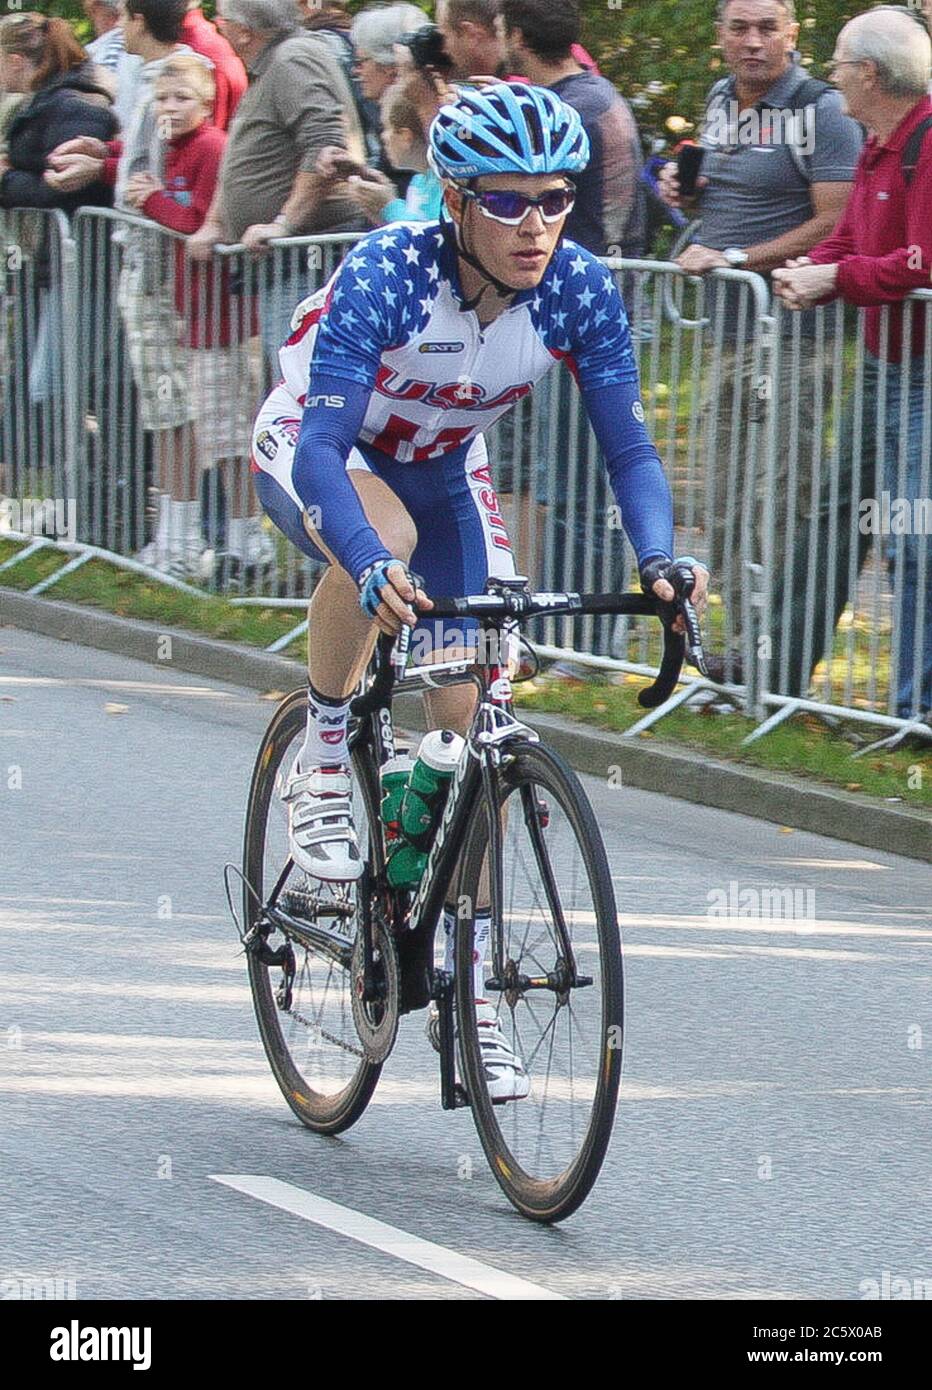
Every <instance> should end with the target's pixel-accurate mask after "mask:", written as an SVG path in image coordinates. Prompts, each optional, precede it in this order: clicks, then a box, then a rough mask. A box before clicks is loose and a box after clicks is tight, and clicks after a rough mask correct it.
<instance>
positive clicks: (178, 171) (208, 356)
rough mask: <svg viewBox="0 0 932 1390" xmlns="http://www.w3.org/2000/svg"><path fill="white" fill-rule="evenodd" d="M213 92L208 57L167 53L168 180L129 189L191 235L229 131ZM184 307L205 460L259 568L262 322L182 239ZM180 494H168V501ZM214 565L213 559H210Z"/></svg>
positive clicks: (167, 223)
mask: <svg viewBox="0 0 932 1390" xmlns="http://www.w3.org/2000/svg"><path fill="white" fill-rule="evenodd" d="M213 100H214V78H213V75H212V72H211V69H210V68H209V66H208V65H207V64H206V63H205V62H204V60H203V59H202V58H200V57H198V56H197V55H194V54H179V55H178V56H177V57H174V58H171V59H169V60H168V61H167V62H166V64H165V67H164V68H163V70H162V72H161V73H160V74H159V77H158V79H157V81H156V84H155V94H154V104H155V111H156V116H157V120H158V123H159V129H160V132H161V134H162V137H163V138H164V139H165V140H166V142H167V146H168V148H167V151H166V158H165V170H164V184H163V183H160V182H159V181H158V180H157V179H155V178H153V177H152V175H151V174H137V175H136V176H135V177H133V178H132V179H131V180H130V181H129V183H128V185H127V188H126V192H125V194H124V198H125V201H126V202H127V203H129V204H131V205H132V206H133V207H135V208H136V209H137V210H138V211H139V212H141V213H144V214H145V216H146V217H151V218H152V220H153V221H154V222H158V223H159V224H160V225H161V226H163V227H168V228H170V229H171V230H172V231H174V232H180V233H183V234H185V235H190V234H191V233H192V232H196V231H197V230H198V229H199V227H200V226H201V225H202V223H203V221H204V218H205V217H206V215H207V210H208V208H209V207H210V203H211V199H212V198H213V195H214V190H215V188H216V184H217V176H218V173H219V170H220V161H221V158H222V156H223V150H224V146H225V145H226V140H227V137H226V134H225V133H224V132H223V131H221V130H218V129H217V127H216V126H214V125H213V124H211V111H212V107H213ZM218 291H219V293H218ZM175 307H176V309H177V310H178V313H179V315H181V316H182V318H183V320H184V326H183V330H182V331H183V339H184V342H183V343H179V351H184V348H185V346H186V347H187V350H188V365H189V382H190V389H191V395H192V400H193V403H194V406H195V410H196V426H195V428H196V434H197V447H198V461H199V464H200V466H201V467H202V468H210V467H217V466H218V465H219V466H220V467H221V468H222V470H223V473H224V482H225V493H226V497H227V499H228V503H227V507H228V519H227V544H226V550H227V553H228V556H229V559H230V560H231V561H232V562H233V563H234V566H235V568H236V569H238V570H239V571H240V573H242V572H243V571H246V570H249V571H252V572H255V571H257V570H259V569H263V568H265V567H266V566H267V565H268V564H269V563H270V562H271V560H272V558H273V557H274V546H273V544H272V541H271V538H270V536H269V535H268V534H267V532H266V531H265V530H264V529H263V526H262V523H261V520H260V517H259V516H258V515H256V514H255V509H256V507H257V505H258V504H257V503H256V501H255V499H254V494H253V489H252V487H251V485H250V479H249V473H248V463H247V459H248V455H249V443H250V437H251V431H252V417H253V414H254V400H253V397H254V391H253V388H252V385H251V376H250V367H249V356H248V350H247V339H248V338H249V336H250V335H251V333H252V331H253V325H252V324H251V322H248V321H247V320H248V317H249V316H248V315H247V314H246V313H245V307H246V306H245V302H244V300H243V299H242V298H241V297H238V296H231V294H230V286H229V274H228V272H227V270H226V269H224V270H223V272H222V273H218V271H217V269H216V267H214V266H204V267H200V266H192V265H191V263H190V261H188V260H187V259H186V257H185V256H184V248H183V245H182V244H181V243H180V242H179V245H178V249H177V257H176V268H175ZM231 308H232V312H233V322H231ZM166 481H167V480H166ZM172 491H174V489H172ZM174 500H175V499H173V498H167V499H166V498H164V497H163V499H162V508H163V511H167V510H168V509H169V508H170V505H171V503H172V501H174ZM189 505H190V504H189ZM160 523H161V513H160ZM157 541H158V531H157V533H156V543H157ZM207 567H208V568H212V564H211V563H210V560H209V559H208V566H207Z"/></svg>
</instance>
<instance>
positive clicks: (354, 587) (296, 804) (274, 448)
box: [252, 83, 707, 1099]
mask: <svg viewBox="0 0 932 1390" xmlns="http://www.w3.org/2000/svg"><path fill="white" fill-rule="evenodd" d="M429 145H430V154H429V158H430V162H431V164H432V166H433V168H434V170H435V172H436V173H437V175H438V177H439V178H440V179H441V180H442V182H443V185H444V194H443V198H444V207H443V209H442V215H441V220H440V221H438V222H429V223H416V224H415V223H393V224H390V225H389V226H387V227H382V228H379V229H378V230H376V231H374V232H372V233H370V234H369V235H367V236H365V237H363V238H362V240H361V241H359V242H358V243H357V244H356V246H355V247H354V249H353V251H352V253H351V254H350V255H349V256H348V257H347V258H346V259H345V260H344V261H343V262H342V264H341V265H340V267H339V269H338V270H337V271H336V273H335V274H334V275H333V276H332V277H331V279H330V280H329V282H328V283H327V284H326V285H325V286H323V287H322V288H321V289H320V290H319V291H317V292H316V293H315V294H313V295H312V296H310V298H308V299H306V300H305V301H304V302H303V303H302V304H300V305H299V306H298V308H297V309H296V311H295V314H294V316H293V318H292V325H291V326H292V333H291V336H290V337H289V339H288V340H287V342H286V343H285V345H284V346H283V348H282V350H281V354H280V358H281V366H282V372H283V375H284V381H283V382H282V383H281V385H279V386H277V387H276V388H275V389H274V390H273V391H272V393H271V395H270V396H269V397H268V399H267V400H266V402H265V404H264V405H263V407H262V409H261V410H260V412H259V415H258V418H257V420H256V425H255V431H254V436H253V463H252V467H253V470H254V481H255V485H256V489H257V492H258V494H259V498H260V500H261V502H262V505H263V506H264V508H265V510H266V512H267V513H268V515H269V516H270V517H271V518H272V520H273V521H274V522H275V523H276V525H277V526H278V527H279V528H280V529H281V530H282V531H283V532H284V534H285V535H286V536H288V537H289V538H290V539H291V540H292V541H293V542H294V543H295V544H296V545H297V546H298V547H299V549H301V550H302V551H303V552H304V553H305V554H307V555H310V556H312V557H314V558H316V559H318V560H324V561H329V568H328V569H327V571H326V573H325V574H324V576H323V578H322V579H321V581H320V583H319V584H318V586H317V588H316V590H315V592H314V595H313V597H312V599H311V603H310V608H309V614H308V617H309V628H308V672H309V685H308V721H307V734H306V738H305V742H304V745H303V747H302V749H301V750H300V752H299V754H298V757H297V759H296V762H295V764H294V768H293V769H292V773H291V777H290V779H289V782H288V784H287V786H286V789H285V793H284V798H285V801H286V802H287V804H288V808H289V827H290V848H291V853H292V855H293V858H294V861H295V863H296V865H297V866H298V867H299V868H300V869H302V870H303V871H304V872H306V873H308V874H309V875H312V876H313V877H316V878H318V879H324V880H330V881H338V882H339V881H352V880H353V879H355V878H357V877H358V876H359V874H360V873H361V871H362V860H361V857H360V852H359V846H358V842H357V838H356V833H355V830H354V826H353V821H352V808H351V800H350V796H351V782H350V772H349V766H348V763H349V758H348V750H347V722H348V710H349V703H350V699H351V695H352V692H353V690H354V689H355V687H356V685H357V683H358V681H359V679H360V677H361V674H362V672H363V670H364V669H365V664H366V662H367V661H368V658H369V655H370V654H371V651H372V646H373V643H374V641H375V637H376V632H377V630H380V631H382V632H392V633H395V632H398V631H399V630H400V628H401V625H402V624H403V623H404V624H408V625H409V626H415V625H416V626H417V627H418V628H425V627H426V629H427V636H428V640H427V642H422V643H421V646H422V647H423V648H426V647H428V646H430V647H432V648H433V652H428V651H427V650H424V651H423V656H424V659H427V660H430V659H449V657H450V655H451V651H450V645H449V644H450V642H451V640H452V641H454V642H458V644H459V648H458V649H460V650H462V649H463V648H464V647H465V648H466V649H468V645H469V641H470V637H471V634H470V633H469V632H466V631H463V630H462V627H461V628H460V630H459V631H458V632H457V633H455V634H454V633H451V632H449V631H448V630H447V629H446V627H445V626H444V625H442V624H440V623H437V624H436V625H434V624H430V620H429V617H425V614H429V610H430V600H429V598H428V596H427V595H428V593H429V592H431V591H432V592H434V593H443V594H451V595H455V594H468V593H476V592H481V591H482V589H483V587H484V584H485V581H486V578H487V577H488V576H490V575H494V576H499V577H503V576H508V575H511V574H513V573H514V559H513V555H512V551H511V547H510V544H509V542H508V538H507V534H506V532H505V527H504V523H503V521H502V518H501V515H500V512H499V507H498V500H497V498H496V495H495V492H494V489H493V486H492V480H491V475H490V472H489V465H488V459H487V454H486V449H485V443H484V439H483V434H482V431H483V430H485V429H487V428H488V427H489V426H490V425H491V424H492V423H493V422H494V421H495V420H496V419H497V418H498V417H499V416H501V415H502V414H503V413H504V412H505V411H506V410H507V409H509V408H510V407H511V406H512V405H513V404H514V403H515V402H516V401H517V400H519V399H520V398H521V397H523V396H524V395H526V394H527V393H528V392H529V391H530V390H531V388H532V386H533V384H534V382H535V381H537V380H538V379H539V378H540V377H542V376H543V375H544V373H545V372H546V371H547V370H548V369H549V368H550V367H552V366H553V365H554V363H555V362H557V361H560V360H563V361H565V362H566V363H567V366H568V367H569V368H570V370H571V371H572V372H573V374H574V376H575V377H576V379H577V381H578V383H579V387H580V390H581V392H582V395H583V399H584V403H585V406H586V409H587V411H588V414H589V418H590V420H591V422H592V425H593V428H594V430H595V432H596V435H597V437H598V441H599V444H600V445H601V448H602V451H603V453H604V456H605V460H606V465H607V468H608V472H609V475H610V479H611V483H612V487H613V491H614V494H615V496H616V498H617V501H618V503H619V506H620V509H621V513H622V520H623V523H624V526H625V530H626V532H627V535H628V537H629V539H630V541H631V543H632V545H633V547H634V550H635V552H636V555H637V559H638V564H639V567H640V571H641V577H642V583H643V584H644V585H645V587H646V588H648V589H649V590H652V591H653V592H654V593H656V594H657V595H658V596H659V597H660V598H662V599H666V600H669V599H672V597H673V590H672V587H671V586H670V585H669V583H668V582H667V580H666V579H665V578H664V577H663V576H664V572H665V569H666V567H667V566H668V565H669V564H670V563H671V562H672V554H673V519H672V502H671V497H670V491H669V488H668V486H667V481H666V478H665V476H664V472H663V468H662V465H661V462H660V459H659V456H658V454H657V451H656V449H655V448H654V446H653V444H652V443H651V441H650V439H649V437H648V434H647V431H646V429H645V426H644V410H643V407H642V405H641V402H640V399H639V386H638V376H637V367H636V364H635V360H634V354H633V350H632V346H631V338H630V335H629V331H628V323H627V318H626V315H625V310H624V307H623V305H622V302H621V298H620V296H619V294H618V291H617V289H616V286H615V283H614V279H613V277H612V275H611V273H610V272H609V271H608V270H607V269H606V268H605V267H604V266H603V265H602V264H601V263H600V262H599V261H598V260H597V259H596V258H595V257H594V256H593V255H591V254H590V253H589V252H587V251H584V250H583V249H582V248H580V247H579V246H577V245H576V244H575V243H574V242H571V241H563V240H562V239H561V233H562V229H563V224H564V221H565V219H566V216H567V214H568V213H569V211H570V209H571V208H572V206H573V196H574V189H573V183H572V181H571V178H572V175H573V174H574V173H578V172H579V171H580V170H581V169H583V168H584V167H585V165H586V161H587V159H588V154H589V144H588V139H587V137H586V134H585V131H584V130H583V128H582V126H581V124H580V120H579V116H578V114H577V113H576V111H575V110H573V108H572V107H570V106H568V105H566V104H565V103H564V102H563V101H561V100H560V98H559V97H558V96H557V95H556V94H555V93H554V92H552V91H550V90H549V89H547V88H544V87H534V86H531V85H529V84H525V83H496V84H493V85H490V86H487V87H485V88H483V89H481V90H480V89H462V90H460V91H459V93H458V94H457V96H456V99H455V100H454V101H453V102H451V103H450V104H448V105H446V106H444V107H442V108H441V110H440V111H439V113H438V114H437V116H436V118H435V119H434V121H433V123H432V125H431V127H430V132H429ZM409 564H410V567H411V570H412V571H413V572H414V573H416V574H418V575H421V576H422V577H423V581H424V588H423V590H422V589H417V590H415V588H414V586H413V584H412V582H411V580H410V578H409V575H408V565H409ZM694 573H695V576H696V582H695V589H694V595H693V598H694V602H695V603H696V604H697V605H698V608H699V610H700V611H701V610H702V608H703V607H704V603H705V592H706V582H707V575H706V573H705V571H704V569H702V568H701V567H698V568H697V569H696V570H695V571H694ZM425 591H426V592H425ZM416 610H420V616H419V613H418V611H416ZM463 626H465V625H463ZM473 626H474V625H473ZM434 628H436V631H434ZM417 636H418V633H417V631H416V632H415V634H414V638H415V639H416V638H417ZM434 653H436V654H437V655H434ZM440 653H442V654H443V655H442V657H440V656H439V654H440ZM427 698H428V710H427V713H428V721H429V724H430V726H431V727H445V728H452V729H457V730H459V731H460V732H465V731H466V729H467V727H468V724H469V720H470V717H471V714H472V710H473V706H474V700H475V693H474V691H473V689H472V687H469V686H460V687H457V688H454V689H446V690H435V691H432V692H430V694H429V695H428V697H427ZM452 925H453V923H452V913H445V921H444V926H445V930H446V933H447V963H448V964H447V968H452ZM483 925H484V924H483V923H482V922H480V921H477V923H476V937H477V946H478V954H477V964H476V972H477V973H476V978H477V991H476V993H477V997H478V996H479V995H481V990H482V978H483V974H482V971H483V965H484V960H483V955H484V952H483V947H482V945H481V941H482V938H483V936H484V933H483V930H482V927H483ZM478 1008H479V1010H480V1021H481V1022H483V1023H484V1024H485V1025H486V1026H485V1027H484V1028H483V1029H482V1033H483V1035H484V1042H486V1043H487V1046H486V1048H485V1049H484V1050H485V1055H486V1059H487V1066H488V1068H489V1074H490V1077H491V1078H492V1080H493V1086H492V1094H493V1095H496V1096H497V1097H498V1098H502V1099H510V1098H519V1097H520V1096H523V1095H526V1094H527V1089H528V1079H527V1076H526V1073H525V1072H524V1068H523V1064H522V1063H521V1060H520V1058H518V1057H516V1056H515V1055H514V1053H513V1052H512V1051H511V1049H510V1047H509V1046H508V1044H507V1042H506V1041H505V1038H504V1035H503V1034H502V1033H501V1032H500V1030H499V1028H498V1025H497V1021H496V1020H495V1018H494V1012H493V1010H492V1007H491V1005H483V1004H482V1003H481V1002H479V1003H478ZM483 1008H484V1009H485V1010H486V1011H487V1013H488V1014H489V1015H490V1016H489V1017H486V1016H485V1015H484V1014H483V1012H482V1011H483Z"/></svg>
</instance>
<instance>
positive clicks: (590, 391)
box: [582, 379, 673, 569]
mask: <svg viewBox="0 0 932 1390" xmlns="http://www.w3.org/2000/svg"><path fill="white" fill-rule="evenodd" d="M582 394H583V400H584V401H585V403H586V410H587V412H588V414H589V419H590V420H591V421H592V428H593V429H594V430H595V435H596V438H597V439H598V441H599V447H600V448H601V450H602V452H603V454H604V455H605V463H606V467H607V468H608V476H609V478H610V479H611V484H612V491H613V492H614V494H615V498H616V500H617V502H618V505H619V507H620V508H621V520H622V524H623V525H624V528H625V532H626V534H627V536H628V539H629V540H630V542H631V544H632V545H633V547H634V552H635V554H636V555H637V557H638V566H639V567H640V568H641V569H643V568H644V565H645V564H646V563H647V561H648V560H654V559H667V560H670V559H672V558H673V498H672V497H671V495H670V487H669V484H668V483H667V478H666V474H665V473H664V471H663V464H662V463H661V462H660V455H659V454H658V453H657V450H656V449H655V448H654V445H653V444H652V443H651V439H650V436H649V435H648V433H647V429H646V428H645V425H644V409H643V406H642V405H641V399H640V392H639V389H638V383H637V380H636V379H635V380H634V381H626V382H622V383H619V384H617V385H615V386H588V387H587V386H583V387H582Z"/></svg>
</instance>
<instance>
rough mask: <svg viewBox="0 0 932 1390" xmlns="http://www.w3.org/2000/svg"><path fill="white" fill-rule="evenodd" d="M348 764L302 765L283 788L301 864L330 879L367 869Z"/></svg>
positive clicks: (350, 877) (348, 878)
mask: <svg viewBox="0 0 932 1390" xmlns="http://www.w3.org/2000/svg"><path fill="white" fill-rule="evenodd" d="M351 792H352V781H351V778H350V770H349V768H348V767H312V768H309V769H308V771H307V772H301V771H299V770H298V763H297V761H296V762H295V765H294V767H293V768H292V771H291V776H290V777H289V779H288V783H287V786H286V787H285V790H284V792H283V793H282V800H283V801H284V803H285V804H286V806H287V807H288V842H289V848H290V850H291V857H292V859H293V860H294V862H295V863H296V864H297V866H298V868H299V869H302V870H303V871H304V873H306V874H310V876H311V877H312V878H319V879H323V880H324V881H325V882H328V883H353V882H355V881H356V879H358V878H359V876H360V875H361V873H362V871H363V861H362V856H361V855H360V853H359V841H358V840H357V838H356V828H355V826H354V825H353V806H352V802H351V800H350V796H351Z"/></svg>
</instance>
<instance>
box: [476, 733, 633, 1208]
mask: <svg viewBox="0 0 932 1390" xmlns="http://www.w3.org/2000/svg"><path fill="white" fill-rule="evenodd" d="M494 786H495V787H496V800H497V807H496V811H495V813H494V817H493V816H492V814H491V813H490V807H489V800H488V798H487V797H486V796H484V795H483V796H481V797H478V798H477V800H476V804H475V807H474V810H473V813H472V816H471V818H470V821H469V824H468V826H467V831H466V836H465V840H464V846H465V847H464V852H463V855H462V857H461V860H460V875H459V884H458V904H459V910H460V914H461V917H460V920H459V921H458V923H457V932H456V979H455V989H456V1008H457V1017H458V1032H459V1042H460V1061H461V1067H462V1074H463V1078H464V1081H465V1084H466V1089H467V1091H468V1093H469V1098H470V1102H471V1105H472V1109H473V1116H474V1118H475V1122H476V1127H477V1129H478V1131H479V1137H480V1139H481V1141H482V1145H483V1148H484V1149H485V1153H486V1157H487V1158H488V1160H489V1163H490V1165H491V1168H492V1171H493V1173H494V1174H495V1177H496V1178H497V1180H498V1182H499V1184H500V1185H501V1187H502V1189H503V1191H504V1192H505V1194H506V1196H507V1197H508V1198H509V1200H510V1201H511V1202H512V1203H513V1204H514V1205H515V1206H516V1207H517V1208H518V1210H519V1211H520V1212H522V1214H523V1215H525V1216H527V1217H530V1218H531V1219H532V1220H537V1221H560V1220H562V1219H563V1218H564V1217H567V1216H569V1215H570V1214H571V1213H572V1212H573V1211H575V1210H576V1208H577V1207H578V1206H579V1205H580V1203H581V1202H583V1201H584V1200H585V1198H586V1197H587V1196H588V1194H589V1192H590V1191H591V1189H592V1185H593V1183H594V1182H595V1180H596V1178H597V1176H598V1173H599V1170H600V1168H601V1166H602V1162H603V1160H604V1158H605V1153H606V1149H607V1147H608V1143H609V1139H610V1137H611V1132H612V1125H613V1122H614V1116H615V1106H616V1102H617V1097H618V1087H619V1084H620V1081H621V1067H622V1030H623V979H622V959H621V941H620V937H619V933H618V922H617V915H616V910H615V896H614V893H613V891H612V881H611V875H610V873H609V867H608V860H607V858H606V855H605V847H604V845H603V843H602V837H601V835H600V834H599V829H598V825H597V823H596V819H595V816H594V814H593V811H592V808H591V806H590V805H589V802H588V800H587V798H586V795H585V793H584V791H583V789H582V786H581V785H580V782H579V779H578V778H577V777H576V774H575V773H574V772H573V771H572V770H571V769H570V768H569V767H568V766H567V765H566V764H565V763H564V762H563V760H562V759H561V758H558V757H557V756H556V755H555V754H553V753H551V752H550V751H549V750H548V749H545V748H542V747H539V746H538V745H536V744H526V745H524V746H522V747H521V748H520V750H519V751H517V752H516V753H515V754H514V755H513V757H512V758H511V760H510V762H508V763H506V764H505V765H504V766H503V767H501V768H500V769H499V770H498V771H497V772H496V774H495V776H494ZM493 820H494V825H492V823H491V822H492V821H493ZM490 830H494V832H495V834H496V837H497V839H498V841H499V843H500V846H501V854H500V865H499V870H498V875H497V877H498V878H499V881H500V897H499V899H498V901H499V904H500V912H499V913H493V923H492V930H491V935H490V941H489V951H488V959H487V961H486V969H485V978H486V987H485V989H484V991H483V992H484V996H485V998H486V999H487V1000H488V1001H489V1002H491V1003H492V1004H493V1005H494V1006H495V1008H496V1011H497V1013H498V1018H499V1024H500V1026H501V1028H502V1031H503V1032H504V1034H505V1036H506V1038H507V1039H508V1042H509V1044H510V1045H511V1046H512V1048H513V1049H514V1051H515V1052H516V1053H518V1055H519V1056H521V1057H522V1058H523V1061H524V1064H525V1067H526V1069H527V1072H528V1075H529V1078H530V1094H529V1095H527V1096H526V1097H525V1098H524V1099H521V1100H512V1101H508V1102H506V1103H505V1104H504V1105H503V1104H502V1103H501V1102H499V1103H498V1104H495V1103H494V1102H493V1101H492V1099H491V1097H490V1095H489V1089H488V1078H487V1074H486V1070H485V1067H484V1065H483V1060H482V1054H481V1050H480V1046H479V1033H478V1028H477V1023H476V1013H475V995H474V986H473V951H474V912H475V908H476V907H477V906H478V907H479V908H481V907H482V906H483V905H484V904H488V902H489V887H488V885H489V883H490V873H491V872H492V867H493V865H492V859H491V858H490V854H489V846H490ZM492 901H493V902H494V901H495V898H494V895H493V899H492ZM496 946H498V951H497V950H496ZM496 957H498V965H499V966H500V967H501V972H502V974H501V978H499V979H497V980H496V979H495V978H494V975H495V972H496Z"/></svg>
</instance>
